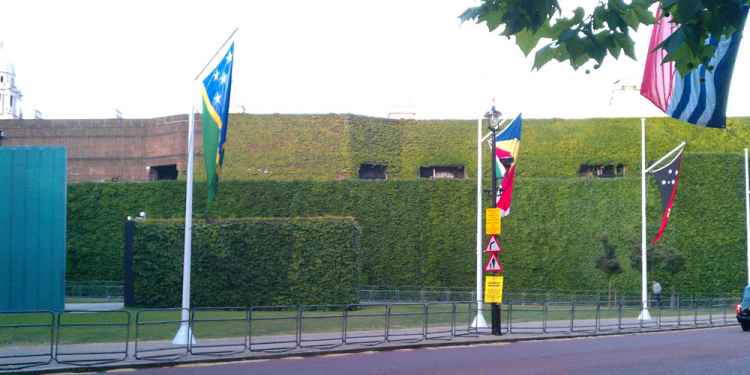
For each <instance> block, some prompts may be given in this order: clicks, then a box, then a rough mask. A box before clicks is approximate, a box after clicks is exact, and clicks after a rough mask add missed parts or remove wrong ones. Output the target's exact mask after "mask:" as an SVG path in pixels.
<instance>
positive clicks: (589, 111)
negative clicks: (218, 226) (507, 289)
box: [0, 0, 750, 119]
mask: <svg viewBox="0 0 750 375" xmlns="http://www.w3.org/2000/svg"><path fill="white" fill-rule="evenodd" d="M595 3H596V0H581V1H574V0H562V1H561V4H562V6H563V9H564V11H566V12H568V11H572V9H573V8H574V7H575V6H578V5H582V6H585V7H591V6H592V5H594V4H595ZM477 4H478V0H316V1H309V0H284V1H279V0H246V1H229V0H212V1H192V0H184V1H166V0H165V1H153V0H128V1H90V0H85V1H84V0H69V1H51V0H50V1H47V0H23V1H9V2H4V4H3V10H2V13H0V40H2V41H4V45H5V49H6V50H7V52H8V54H9V55H10V56H11V58H12V60H13V62H14V64H15V68H16V75H17V84H18V86H19V88H20V89H21V91H22V92H23V94H24V98H23V102H22V105H23V109H24V113H25V117H32V116H33V111H34V109H38V110H39V111H41V112H42V114H43V116H44V117H45V118H101V117H113V116H114V113H115V109H118V110H119V111H121V112H122V114H123V116H124V117H125V118H149V117H158V116H168V115H174V114H180V113H187V112H189V111H190V108H191V105H192V104H193V102H194V101H195V99H197V98H198V95H197V94H196V92H197V91H196V90H195V85H193V79H194V78H195V76H196V75H197V74H198V72H199V71H200V70H201V69H202V68H203V66H204V65H206V63H207V62H208V60H209V59H210V58H211V57H212V55H213V54H214V52H215V51H216V49H217V48H218V47H219V46H220V45H221V43H222V42H223V41H224V40H225V38H226V37H227V36H228V35H229V34H230V33H231V32H232V30H233V29H234V28H235V27H239V32H238V33H237V36H236V40H235V43H236V47H235V49H236V53H235V67H234V69H235V70H234V73H233V88H232V101H231V111H232V112H241V111H245V112H247V113H297V114H299V113H353V114H360V115H369V116H378V117H387V116H388V115H389V114H391V113H395V112H414V113H416V117H417V118H427V119H429V118H440V119H471V118H476V117H477V116H479V115H481V114H482V113H484V111H486V109H487V108H488V106H489V105H490V103H491V100H492V98H495V102H496V105H497V107H498V108H499V109H500V110H501V111H503V112H504V113H505V114H506V115H509V114H515V113H521V112H522V113H523V114H524V117H527V118H552V117H557V118H586V117H612V116H634V117H637V116H658V115H660V112H659V111H658V110H657V109H655V107H654V106H653V105H652V104H651V103H650V102H648V101H646V100H645V99H643V98H640V96H639V94H638V93H637V92H636V91H633V90H625V91H623V90H616V89H617V88H619V87H621V85H622V84H626V85H639V84H640V79H641V75H642V72H643V60H644V57H645V53H646V49H647V46H648V37H649V33H650V28H641V29H640V30H639V32H638V33H637V34H636V35H635V39H636V53H637V57H638V60H639V61H634V60H631V59H629V58H627V57H621V58H620V59H619V60H614V59H612V58H607V60H606V61H605V64H604V66H603V67H602V68H601V69H599V70H592V71H591V73H590V74H586V73H585V72H584V71H583V69H581V70H579V71H574V70H573V69H572V68H571V67H570V66H569V65H567V64H561V63H557V62H552V63H549V64H547V65H546V66H545V67H543V68H542V69H541V71H532V70H531V66H532V61H533V55H532V56H529V57H524V56H523V54H522V53H521V52H520V50H519V49H518V47H516V45H515V43H514V41H513V40H508V39H507V38H504V37H501V36H499V35H497V33H490V32H488V31H487V28H486V26H485V25H484V24H481V25H476V24H473V23H464V24H461V23H460V22H459V21H458V18H457V16H458V15H459V14H461V13H462V12H463V11H464V10H465V9H466V8H468V7H470V6H473V5H477ZM748 48H750V47H748V46H747V43H745V44H744V45H743V46H742V47H741V49H740V54H739V57H738V61H737V67H738V69H736V71H735V75H734V78H733V82H732V89H731V92H730V100H729V106H728V114H729V115H730V116H738V115H750V108H748V107H747V106H743V105H742V104H741V101H742V99H743V98H747V97H748V94H750V71H749V70H748V69H742V67H745V66H750V64H749V63H750V61H748V60H750V51H748ZM616 81H619V84H615V82H616Z"/></svg>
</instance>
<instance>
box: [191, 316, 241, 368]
mask: <svg viewBox="0 0 750 375" xmlns="http://www.w3.org/2000/svg"><path fill="white" fill-rule="evenodd" d="M190 327H191V328H192V329H191V334H192V335H194V337H195V338H196V341H197V342H196V343H192V342H190V343H189V351H190V354H193V355H207V356H219V357H220V356H228V355H234V354H239V353H243V352H244V351H246V350H247V349H248V348H249V343H248V340H249V338H250V310H248V309H243V308H239V307H216V308H194V309H193V310H192V311H191V312H190Z"/></svg>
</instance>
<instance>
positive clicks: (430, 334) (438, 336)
mask: <svg viewBox="0 0 750 375" xmlns="http://www.w3.org/2000/svg"><path fill="white" fill-rule="evenodd" d="M425 313H426V315H425V337H426V338H427V339H428V340H451V339H453V336H454V334H455V332H454V330H455V326H456V321H455V319H456V305H455V304H454V303H452V302H443V303H428V304H426V305H425Z"/></svg>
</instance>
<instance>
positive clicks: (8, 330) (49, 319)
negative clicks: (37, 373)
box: [0, 311, 55, 371]
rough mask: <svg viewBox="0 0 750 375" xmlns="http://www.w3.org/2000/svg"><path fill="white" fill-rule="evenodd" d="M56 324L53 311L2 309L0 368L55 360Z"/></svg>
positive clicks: (19, 367)
mask: <svg viewBox="0 0 750 375" xmlns="http://www.w3.org/2000/svg"><path fill="white" fill-rule="evenodd" d="M54 327H55V314H54V313H53V312H51V311H29V312H7V313H0V371H14V370H21V369H26V368H31V367H36V366H44V365H49V364H50V363H52V359H53V353H54V349H53V348H54V332H55V331H54Z"/></svg>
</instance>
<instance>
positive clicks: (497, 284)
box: [484, 276, 503, 303]
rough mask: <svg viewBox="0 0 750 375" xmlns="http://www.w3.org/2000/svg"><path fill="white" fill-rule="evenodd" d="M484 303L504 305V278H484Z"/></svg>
mask: <svg viewBox="0 0 750 375" xmlns="http://www.w3.org/2000/svg"><path fill="white" fill-rule="evenodd" d="M484 303H503V277H502V276H485V277H484Z"/></svg>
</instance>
